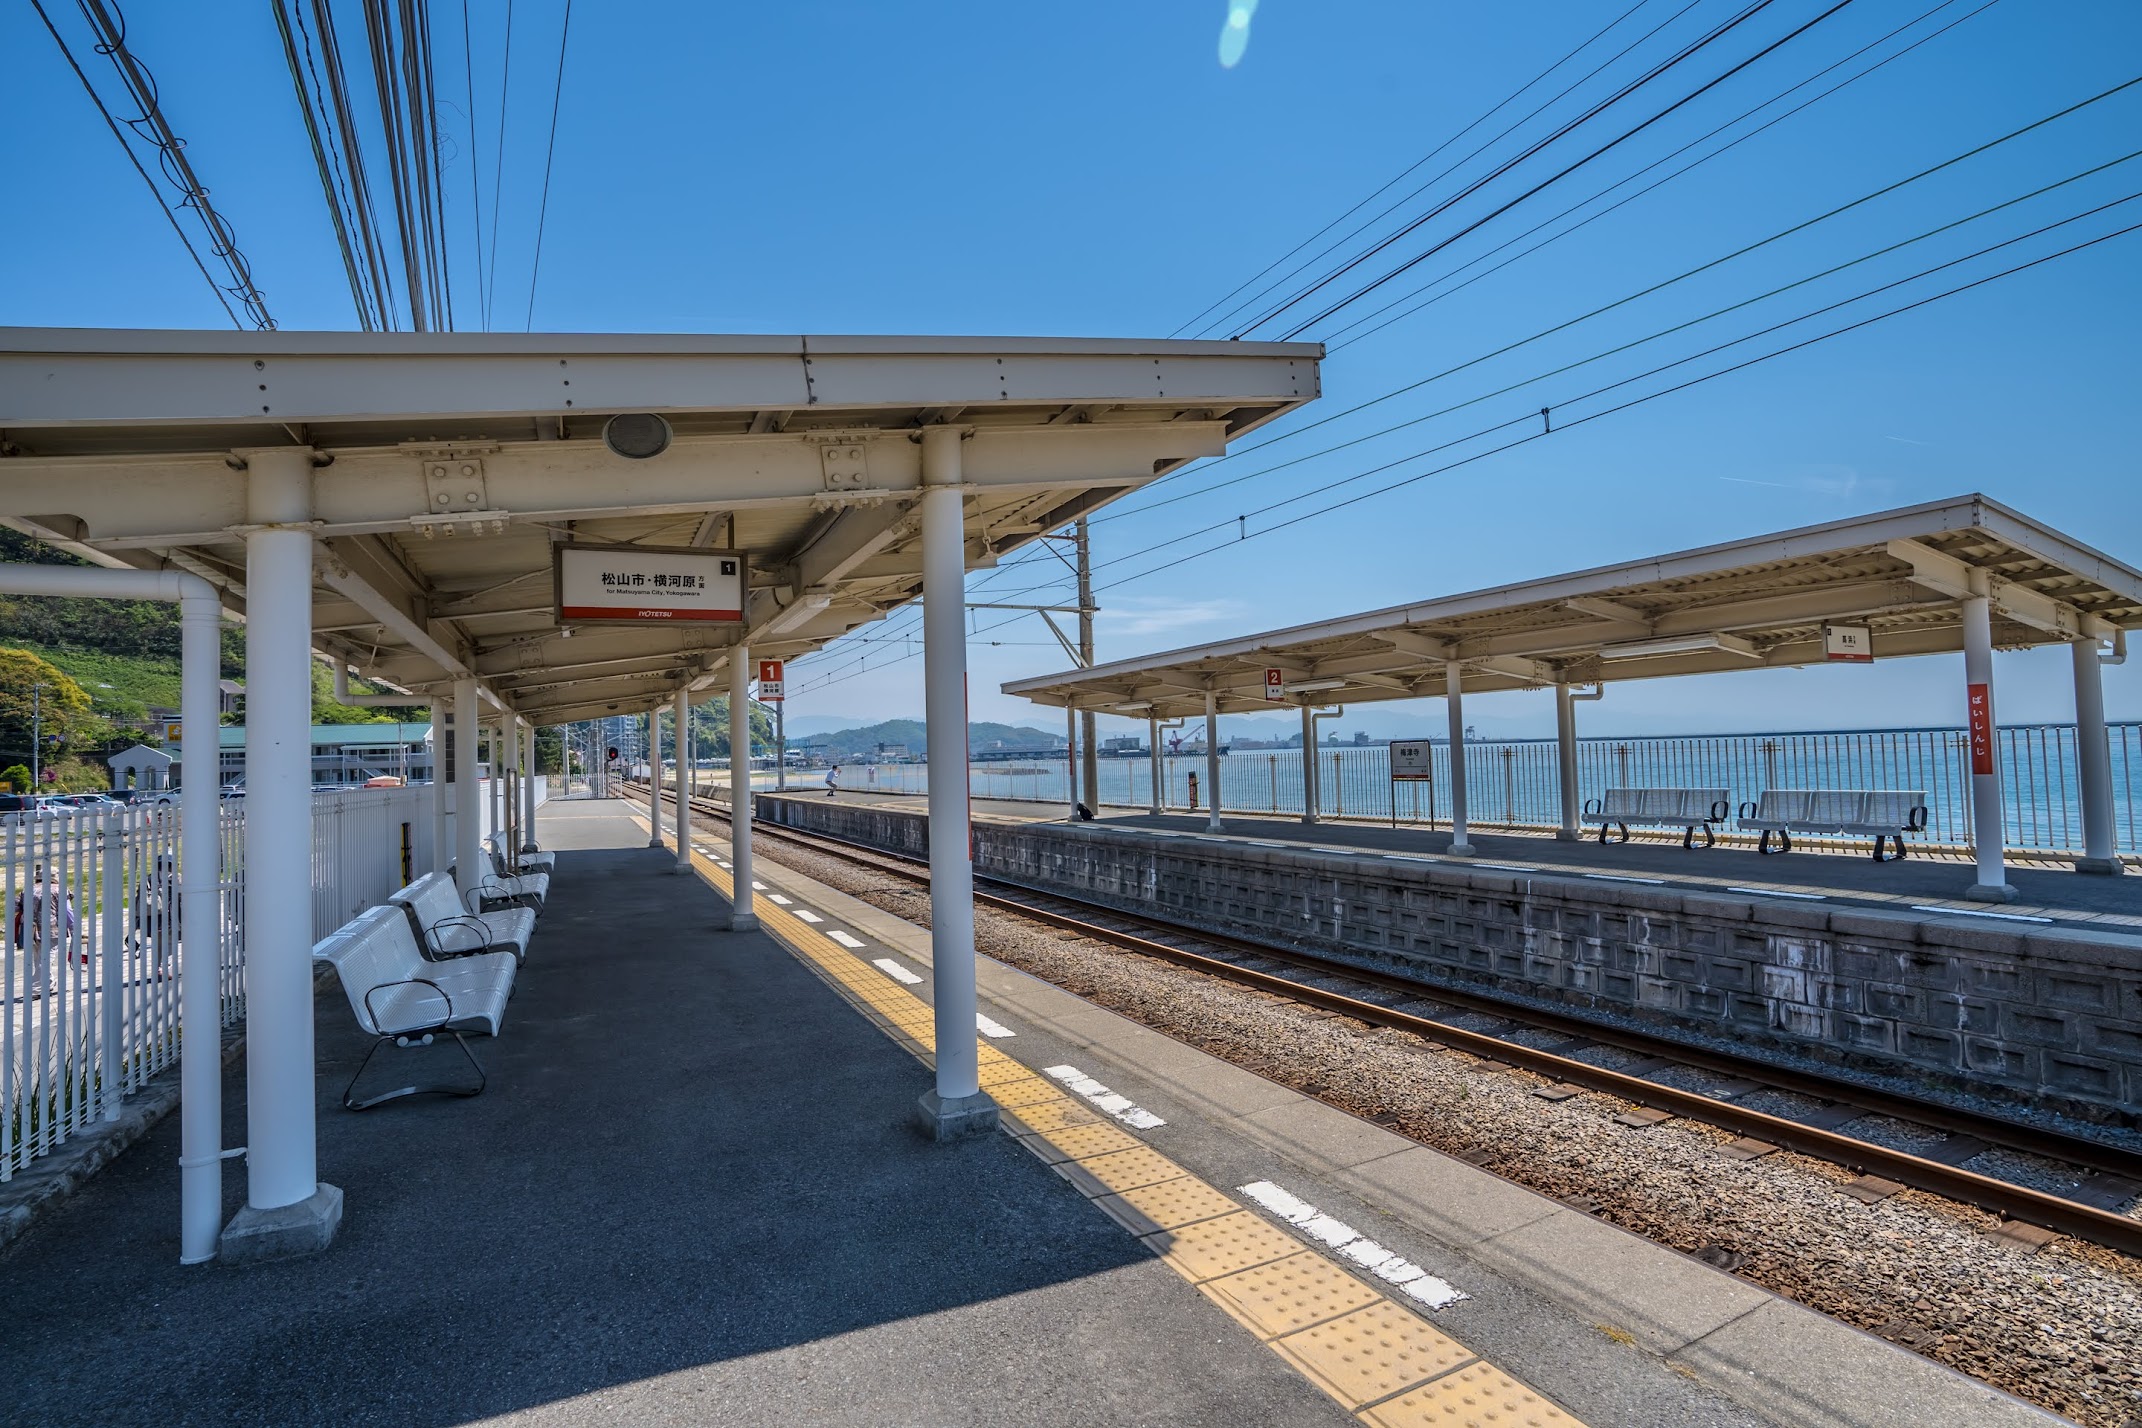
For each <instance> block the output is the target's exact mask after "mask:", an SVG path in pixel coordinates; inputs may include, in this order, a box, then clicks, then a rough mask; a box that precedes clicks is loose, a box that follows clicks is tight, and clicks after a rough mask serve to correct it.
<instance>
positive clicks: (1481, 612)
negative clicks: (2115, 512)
mask: <svg viewBox="0 0 2142 1428" xmlns="http://www.w3.org/2000/svg"><path fill="white" fill-rule="evenodd" d="M1974 596H1976V597H1984V598H1987V599H1988V600H1989V603H1990V607H1991V626H1992V639H1993V644H1994V645H1995V646H1996V647H1999V648H2011V649H2012V648H2022V647H2025V646H2031V645H2043V644H2073V643H2078V642H2088V643H2091V644H2093V645H2094V644H2097V643H2100V642H2108V641H2110V642H2122V643H2123V642H2124V638H2125V634H2124V632H2125V631H2127V630H2131V629H2135V628H2137V627H2142V572H2138V571H2137V570H2135V569H2134V568H2133V567H2132V566H2129V565H2126V564H2123V563H2121V562H2120V561H2117V560H2114V559H2113V558H2112V557H2110V556H2108V555H2104V554H2102V553H2100V552H2098V551H2096V550H2093V549H2091V548H2090V547H2089V546H2087V545H2085V544H2084V543H2083V542H2081V541H2079V540H2076V539H2075V538H2073V537H2071V536H2067V535H2063V534H2061V533H2060V532H2058V531H2055V530H2053V529H2052V528H2050V527H2048V526H2045V525H2043V524H2041V523H2039V522H2037V521H2034V520H2032V519H2030V518H2029V517H2027V516H2024V515H2022V514H2020V513H2018V512H2016V511H2013V510H2011V509H2009V508H2008V507H2006V506H2003V505H2001V504H2000V503H1998V502H1996V501H1992V500H1989V499H1987V498H1986V497H1984V496H1980V495H1965V496H1958V497H1955V498H1952V499H1949V500H1944V501H1934V502H1930V503H1928V504H1925V505H1919V506H1907V507H1903V508H1900V509H1897V510H1890V511H1881V512H1877V513H1875V514H1872V515H1867V516H1860V517H1856V518H1853V519H1851V520H1843V521H1833V522H1829V523H1827V524H1824V525H1817V526H1807V527H1803V528H1801V529H1799V530H1791V531H1783V532H1779V533H1777V534H1774V535H1766V536H1759V537H1756V538H1754V539H1750V540H1740V541H1733V542H1729V543H1726V544H1723V545H1712V546H1705V547H1702V548H1700V549H1697V550H1688V551H1681V552H1679V553H1676V554H1672V555H1662V556H1655V557H1652V558H1650V559H1646V560H1635V561H1627V562H1624V563H1621V564H1618V565H1608V566H1601V567H1598V568H1596V569H1593V570H1586V571H1579V572H1577V573H1575V574H1570V575H1558V576H1552V577H1549V578H1546V579H1541V580H1528V581H1523V582H1520V583H1518V584H1514V585H1504V586H1498V587H1496V588H1494V589H1491V590H1478V591H1473V592H1471V593H1469V594H1462V595H1449V596H1443V597H1439V598H1436V599H1431V600H1423V601H1419V602H1416V603H1412V604H1406V605H1395V606H1392V607H1390V608H1388V609H1383V610H1371V611H1368V612H1366V613H1364V614H1358V615H1347V616H1342V617H1340V618H1337V619H1331V620H1322V621H1318V622H1317V623H1314V624H1308V625H1296V626H1292V627H1290V628H1287V629H1281V630H1271V631H1267V632H1265V633H1263V634H1255V635H1245V636H1242V637H1240V638H1237V639H1231V640H1219V641H1215V642H1213V643H1211V644H1204V645H1197V646H1193V647H1191V648H1188V649H1179V650H1170V651H1166V652H1164V653H1159V654H1153V655H1147V656H1143V657H1140V658H1136V659H1127V660H1116V661H1112V662H1110V663H1107V664H1100V665H1095V666H1094V667H1092V668H1090V669H1077V670H1065V671H1062V672H1060V673H1057V674H1048V675H1039V676H1036V677H1034V678H1031V679H1020V680H1014V681H1012V682H1010V683H1008V684H1005V685H1004V686H1003V689H1004V692H1005V693H1007V694H1014V695H1020V696H1023V697H1025V698H1028V699H1031V700H1033V701H1035V702H1036V703H1040V704H1046V705H1054V706H1059V707H1071V708H1077V709H1087V710H1098V711H1102V712H1112V713H1120V714H1125V715H1130V716H1134V717H1137V718H1159V719H1173V718H1176V717H1179V716H1184V715H1193V714H1203V713H1206V712H1207V710H1208V706H1207V703H1206V697H1207V695H1208V693H1209V694H1210V695H1212V696H1213V702H1214V706H1216V709H1217V712H1219V713H1247V712H1254V711H1261V710H1269V709H1271V708H1272V707H1273V703H1272V698H1273V695H1274V694H1275V693H1276V694H1277V695H1278V696H1279V697H1281V698H1283V699H1284V700H1286V701H1287V702H1300V701H1301V700H1303V699H1311V700H1313V701H1314V702H1316V703H1321V704H1354V703H1365V702H1368V701H1371V700H1388V699H1414V698H1423V697H1428V696H1442V695H1445V694H1447V693H1448V692H1449V691H1450V689H1451V688H1452V681H1453V677H1454V678H1455V683H1456V687H1457V688H1458V689H1459V690H1460V691H1461V692H1464V693H1474V692H1487V691H1494V690H1511V689H1527V688H1541V687H1551V686H1556V685H1563V686H1567V685H1573V684H1575V685H1584V684H1599V683H1605V682H1611V681H1616V680H1624V679H1655V678H1661V677H1666V676H1672V675H1691V674H1714V673H1720V672H1724V671H1730V670H1744V669H1758V668H1778V667H1784V666H1795V665H1810V664H1821V663H1824V662H1826V661H1828V660H1830V659H1833V658H1838V657H1845V658H1852V657H1862V658H1863V657H1868V656H1871V657H1872V658H1876V659H1885V658H1891V657H1896V656H1903V655H1924V654H1938V653H1945V652H1955V651H1961V650H1963V649H1964V647H1965V620H1964V605H1965V602H1966V601H1968V600H1970V599H1972V598H1973V597H1974ZM1840 627H1844V628H1843V629H1840ZM1852 629H1857V630H1860V631H1864V633H1865V638H1866V643H1865V645H1864V646H1859V645H1857V644H1856V643H1855V642H1854V641H1853V640H1852V638H1851V637H1850V636H1849V634H1847V633H1846V632H1847V631H1849V630H1852ZM1826 631H1827V632H1829V633H1830V634H1833V635H1837V636H1839V637H1841V638H1843V639H1844V641H1845V643H1846V644H1847V645H1850V646H1852V647H1851V648H1847V649H1845V650H1844V651H1843V652H1842V654H1841V655H1840V652H1839V649H1838V647H1837V646H1836V645H1834V644H1833V643H1832V642H1831V641H1830V640H1828V639H1826ZM1453 666H1455V667H1456V671H1455V676H1453V671H1452V667H1453ZM1273 669H1277V670H1279V671H1280V681H1281V682H1280V683H1279V684H1278V685H1277V686H1276V688H1275V689H1274V690H1272V691H1270V692H1268V688H1267V671H1269V670H1273Z"/></svg>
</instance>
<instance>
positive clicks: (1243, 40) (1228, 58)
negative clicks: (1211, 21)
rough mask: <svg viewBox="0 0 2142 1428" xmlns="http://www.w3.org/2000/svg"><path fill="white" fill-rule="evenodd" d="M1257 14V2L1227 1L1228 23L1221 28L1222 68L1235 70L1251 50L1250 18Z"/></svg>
mask: <svg viewBox="0 0 2142 1428" xmlns="http://www.w3.org/2000/svg"><path fill="white" fill-rule="evenodd" d="M1256 13H1257V0H1227V23H1225V24H1223V25H1222V26H1220V68H1221V69H1233V68H1234V67H1235V66H1236V65H1238V64H1240V63H1241V62H1242V55H1243V52H1244V51H1245V50H1247V49H1248V48H1249V23H1250V17H1251V16H1252V15H1254V14H1256Z"/></svg>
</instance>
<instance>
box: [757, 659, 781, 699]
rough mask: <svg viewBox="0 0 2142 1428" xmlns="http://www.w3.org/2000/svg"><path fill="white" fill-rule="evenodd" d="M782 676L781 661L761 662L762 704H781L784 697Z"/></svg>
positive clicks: (760, 687) (760, 697)
mask: <svg viewBox="0 0 2142 1428" xmlns="http://www.w3.org/2000/svg"><path fill="white" fill-rule="evenodd" d="M781 675H782V668H781V661H780V660H777V659H762V660H760V661H759V702H760V703H761V704H779V703H780V702H781V700H782V698H783V697H784V696H783V695H782V692H781V684H782V679H781Z"/></svg>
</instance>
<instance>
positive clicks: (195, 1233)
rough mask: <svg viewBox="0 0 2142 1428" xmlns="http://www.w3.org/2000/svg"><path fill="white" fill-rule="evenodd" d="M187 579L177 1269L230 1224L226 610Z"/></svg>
mask: <svg viewBox="0 0 2142 1428" xmlns="http://www.w3.org/2000/svg"><path fill="white" fill-rule="evenodd" d="M188 578H189V580H192V582H193V584H194V585H195V586H198V589H193V590H190V591H189V593H187V594H184V595H181V596H180V597H179V640H180V647H179V731H180V733H181V734H183V733H184V732H185V731H186V730H187V729H205V730H207V731H208V733H209V737H207V738H195V739H186V740H185V741H184V742H183V743H182V744H181V745H180V747H179V789H180V793H179V1104H180V1111H179V1117H180V1120H179V1167H180V1168H179V1263H181V1264H201V1263H203V1262H204V1261H207V1260H211V1259H214V1258H215V1257H216V1233H217V1231H218V1230H219V1229H220V1228H221V1226H222V1223H223V1027H222V1020H223V1018H222V1015H221V1013H222V1005H221V1002H222V997H221V988H220V982H221V976H220V974H221V971H222V962H223V946H222V940H223V930H222V925H223V919H222V906H223V886H222V884H223V866H222V865H223V858H222V852H223V840H222V838H221V837H220V836H219V833H220V828H219V826H218V825H219V823H220V821H221V818H222V813H223V810H222V809H221V807H220V806H219V805H220V803H221V799H220V798H219V797H218V788H217V785H218V782H219V780H218V777H217V768H216V765H217V764H218V763H219V762H220V760H221V753H220V751H219V749H218V748H217V744H218V739H217V738H216V736H215V729H216V725H217V723H218V721H219V720H220V718H221V711H222V695H221V693H220V692H219V678H218V677H219V675H220V673H221V663H222V648H223V637H222V629H221V621H222V615H223V611H222V607H221V606H220V605H219V604H218V602H217V599H216V592H215V591H214V590H213V589H212V588H210V587H209V586H208V584H207V582H205V581H200V580H198V579H195V578H193V577H188ZM306 673H307V678H308V679H309V678H310V677H311V671H309V670H308V671H307V672H306ZM309 737H310V735H309V733H308V738H309ZM311 752H312V751H311V750H310V749H309V748H308V749H307V750H306V756H307V757H308V758H309V757H310V756H311ZM309 1079H310V1078H308V1084H309Z"/></svg>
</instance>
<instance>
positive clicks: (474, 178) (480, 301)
mask: <svg viewBox="0 0 2142 1428" xmlns="http://www.w3.org/2000/svg"><path fill="white" fill-rule="evenodd" d="M461 86H462V90H463V93H464V95H465V96H466V98H467V100H468V106H469V223H470V226H471V227H472V228H474V229H475V232H476V309H477V311H476V320H477V325H478V326H480V327H481V328H482V329H483V330H484V331H485V332H489V331H490V330H491V295H490V293H489V292H488V291H487V290H486V283H485V281H484V274H485V273H486V271H488V269H487V267H486V265H485V263H484V252H483V164H482V162H481V161H480V160H479V159H478V158H477V156H476V42H475V40H474V39H473V38H472V36H471V34H470V30H469V0H461ZM499 123H500V124H501V126H503V124H504V123H505V115H503V114H501V115H500V116H499Z"/></svg>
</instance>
